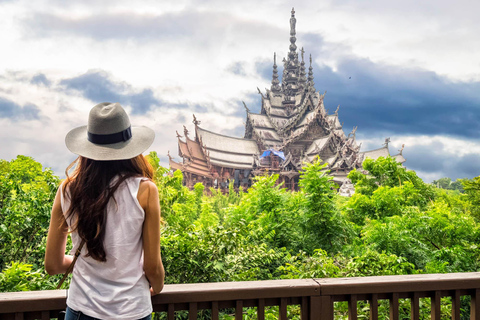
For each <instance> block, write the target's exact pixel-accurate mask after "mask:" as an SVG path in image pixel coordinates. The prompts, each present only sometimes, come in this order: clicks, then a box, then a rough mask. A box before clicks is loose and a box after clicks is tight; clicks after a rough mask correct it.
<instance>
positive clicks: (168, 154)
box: [167, 150, 173, 160]
mask: <svg viewBox="0 0 480 320" xmlns="http://www.w3.org/2000/svg"><path fill="white" fill-rule="evenodd" d="M167 156H168V159H170V160H172V159H173V158H172V156H171V155H170V150H168V151H167Z"/></svg>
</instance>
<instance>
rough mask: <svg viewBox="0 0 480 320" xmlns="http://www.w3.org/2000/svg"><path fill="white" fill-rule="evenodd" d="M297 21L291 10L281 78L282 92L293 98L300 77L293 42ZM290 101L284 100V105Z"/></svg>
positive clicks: (295, 47)
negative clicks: (287, 43)
mask: <svg viewBox="0 0 480 320" xmlns="http://www.w3.org/2000/svg"><path fill="white" fill-rule="evenodd" d="M296 23H297V19H295V9H294V8H292V16H291V17H290V46H289V52H288V58H287V59H285V58H284V61H283V77H282V90H283V92H284V93H285V95H286V96H289V97H293V96H294V95H295V94H296V92H297V91H298V78H299V76H300V74H299V73H300V70H299V68H300V65H299V62H298V53H297V46H296V45H295V42H296V41H297V38H296V37H295V35H296V32H295V25H296ZM289 101H290V99H288V98H287V99H286V100H285V103H286V104H290V102H289Z"/></svg>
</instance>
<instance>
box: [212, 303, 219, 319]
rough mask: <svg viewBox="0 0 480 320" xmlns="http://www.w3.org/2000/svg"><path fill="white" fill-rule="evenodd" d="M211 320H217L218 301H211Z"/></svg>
mask: <svg viewBox="0 0 480 320" xmlns="http://www.w3.org/2000/svg"><path fill="white" fill-rule="evenodd" d="M212 320H218V301H212Z"/></svg>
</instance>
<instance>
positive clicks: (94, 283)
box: [61, 177, 152, 320]
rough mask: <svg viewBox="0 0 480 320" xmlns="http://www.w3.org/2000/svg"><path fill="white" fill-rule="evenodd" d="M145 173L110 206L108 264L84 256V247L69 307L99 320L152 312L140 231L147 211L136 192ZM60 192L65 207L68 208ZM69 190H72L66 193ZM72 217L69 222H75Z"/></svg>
mask: <svg viewBox="0 0 480 320" xmlns="http://www.w3.org/2000/svg"><path fill="white" fill-rule="evenodd" d="M142 180H146V178H142V177H133V178H129V179H127V180H125V182H123V183H122V184H121V185H120V186H119V187H118V189H117V190H116V191H115V194H114V197H115V201H114V200H113V199H110V202H109V203H108V205H107V223H106V231H105V241H104V246H105V252H106V254H107V256H106V258H107V261H106V262H100V261H97V260H94V259H92V258H91V257H86V253H87V248H86V247H87V246H86V245H85V246H84V247H83V249H82V252H81V255H80V256H79V257H78V260H77V262H76V263H75V267H74V269H73V277H72V282H71V284H70V289H69V290H68V298H67V305H68V306H69V307H70V308H72V309H74V310H77V311H81V312H83V313H84V314H86V315H88V316H91V317H94V318H98V319H105V320H108V319H125V320H128V319H132V320H133V319H141V318H144V317H146V316H147V315H149V314H150V313H152V301H151V296H150V290H149V288H150V285H149V283H148V280H147V278H146V277H145V273H144V271H143V243H142V231H143V221H144V220H145V212H144V211H143V209H142V207H141V206H140V204H139V203H138V200H137V193H138V188H139V186H140V181H142ZM61 194H62V199H61V203H62V211H63V214H64V215H65V214H66V212H67V211H68V208H69V206H70V199H69V197H66V198H64V197H63V192H62V193H61ZM67 194H68V193H67ZM71 222H72V221H68V219H67V223H68V225H71ZM71 236H72V242H73V249H72V251H71V252H70V253H71V254H74V253H75V250H76V249H77V248H78V246H79V245H80V242H81V239H80V237H79V236H78V233H77V232H72V234H71Z"/></svg>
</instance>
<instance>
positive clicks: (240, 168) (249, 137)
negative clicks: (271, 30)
mask: <svg viewBox="0 0 480 320" xmlns="http://www.w3.org/2000/svg"><path fill="white" fill-rule="evenodd" d="M295 25H296V19H295V11H294V10H293V9H292V12H291V18H290V46H289V52H288V56H287V58H284V59H283V75H282V79H281V81H280V80H279V75H278V66H277V57H276V54H274V55H273V70H272V82H271V86H270V89H266V90H265V92H262V91H261V90H260V89H258V88H257V90H258V93H259V94H260V95H261V101H262V105H261V109H260V113H253V112H251V111H250V109H249V108H248V107H247V105H246V104H245V103H243V105H244V107H245V110H246V123H245V135H244V137H243V138H235V137H230V136H225V135H222V134H218V133H215V132H212V131H208V130H205V129H204V128H203V127H200V121H198V120H197V118H196V117H195V115H194V116H193V124H194V126H195V132H194V134H191V133H189V132H188V130H187V128H186V127H185V126H184V132H183V136H182V135H180V134H179V133H178V132H177V139H178V153H179V156H180V157H182V159H183V161H182V162H176V161H174V160H173V158H172V157H171V156H170V154H169V155H168V156H169V159H170V168H171V169H172V170H181V171H182V173H183V177H184V184H185V185H186V186H188V187H190V188H191V187H193V186H194V185H195V184H196V183H199V182H200V183H203V184H204V185H205V186H206V187H214V188H220V189H222V190H226V189H228V186H229V183H230V182H232V181H233V183H234V186H235V187H236V188H238V187H240V186H241V187H243V188H244V189H245V188H248V187H250V186H251V184H252V178H253V177H254V176H257V175H262V174H265V173H266V172H268V173H278V174H279V177H280V178H279V181H278V182H279V183H283V184H284V187H285V188H288V189H290V190H297V189H298V179H299V176H300V171H301V168H302V165H303V163H304V162H311V161H313V160H314V159H315V158H316V157H320V159H321V160H322V161H323V162H325V163H327V169H328V170H330V175H332V176H333V179H334V181H335V182H336V183H337V184H338V185H340V186H341V185H343V184H344V183H345V182H346V181H347V180H348V179H347V175H348V173H349V172H350V171H351V170H353V169H355V168H361V167H362V162H363V160H364V159H365V158H366V157H367V156H368V157H371V158H374V159H375V158H378V157H379V156H387V155H390V153H389V151H388V142H389V141H390V140H389V139H387V140H386V142H385V144H384V145H383V147H382V148H380V149H376V150H372V151H366V152H360V147H361V144H358V143H357V141H356V131H357V127H354V128H352V130H351V131H350V132H349V133H348V134H345V132H344V130H343V124H341V123H340V120H339V118H338V113H339V107H337V108H336V110H335V112H334V113H333V114H328V112H327V110H326V109H325V105H324V102H323V101H324V98H325V94H326V93H323V94H320V93H319V92H317V91H316V89H315V83H314V76H313V67H312V57H311V55H310V56H309V61H308V62H309V65H308V74H307V66H306V62H305V57H304V55H305V51H304V50H303V48H301V49H300V50H299V52H300V57H299V54H298V52H297V46H296V44H295V43H296V40H297V39H296V31H295ZM402 151H403V147H402ZM395 157H396V158H397V161H398V162H400V163H403V162H405V159H404V158H403V156H402V152H401V151H400V153H399V154H398V155H395ZM347 184H348V181H347Z"/></svg>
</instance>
